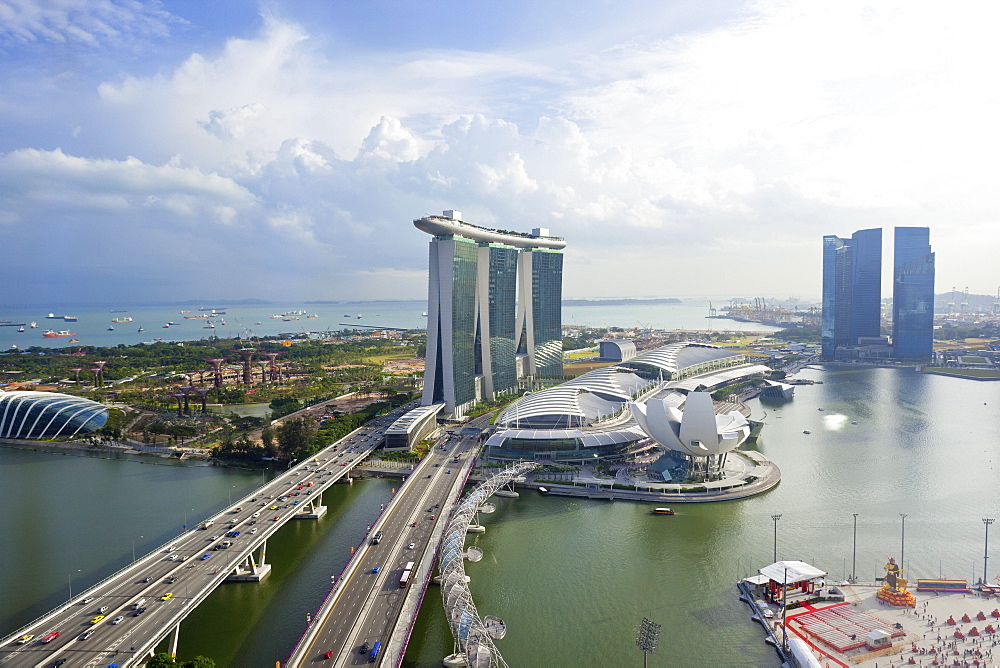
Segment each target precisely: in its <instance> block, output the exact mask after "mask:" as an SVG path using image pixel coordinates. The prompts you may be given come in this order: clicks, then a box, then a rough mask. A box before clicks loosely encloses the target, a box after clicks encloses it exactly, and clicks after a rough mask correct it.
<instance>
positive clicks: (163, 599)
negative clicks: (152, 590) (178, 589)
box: [160, 592, 174, 601]
mask: <svg viewBox="0 0 1000 668" xmlns="http://www.w3.org/2000/svg"><path fill="white" fill-rule="evenodd" d="M173 597H174V593H173V592H168V593H166V594H164V595H163V596H161V597H160V600H161V601H169V600H170V599H172V598H173Z"/></svg>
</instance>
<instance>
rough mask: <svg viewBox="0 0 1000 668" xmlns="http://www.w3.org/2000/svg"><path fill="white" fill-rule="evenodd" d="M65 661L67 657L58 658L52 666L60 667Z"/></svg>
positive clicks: (54, 667) (53, 667)
mask: <svg viewBox="0 0 1000 668" xmlns="http://www.w3.org/2000/svg"><path fill="white" fill-rule="evenodd" d="M64 663H66V659H65V658H62V659H58V660H57V661H56V662H55V663H53V664H52V668H59V666H61V665H63V664H64Z"/></svg>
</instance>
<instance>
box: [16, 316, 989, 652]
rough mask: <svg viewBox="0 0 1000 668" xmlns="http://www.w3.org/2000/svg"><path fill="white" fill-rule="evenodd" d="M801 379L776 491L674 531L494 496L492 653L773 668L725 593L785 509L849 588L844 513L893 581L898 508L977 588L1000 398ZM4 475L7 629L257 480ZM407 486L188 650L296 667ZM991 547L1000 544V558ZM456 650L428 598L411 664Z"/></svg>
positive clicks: (917, 534)
mask: <svg viewBox="0 0 1000 668" xmlns="http://www.w3.org/2000/svg"><path fill="white" fill-rule="evenodd" d="M345 312H346V311H345ZM800 375H801V376H802V377H811V378H814V379H817V380H822V381H824V384H822V385H813V386H802V387H799V388H798V389H797V390H796V397H795V399H794V400H792V401H791V402H788V403H785V404H773V403H771V404H763V405H762V404H760V403H758V402H753V405H752V408H753V410H754V413H755V415H756V417H763V419H764V421H765V422H766V423H767V426H766V428H765V430H764V433H763V437H762V440H761V443H760V446H759V448H760V450H761V451H762V452H764V453H765V454H767V455H768V456H769V457H771V458H772V459H773V460H774V461H775V462H777V464H778V465H779V466H780V467H781V470H782V473H783V479H782V482H781V484H780V485H779V486H778V487H777V488H775V489H774V490H772V491H771V492H769V493H767V494H764V495H761V496H759V497H756V498H753V499H749V500H744V501H737V502H730V503H722V504H705V505H679V506H677V510H678V514H677V515H675V516H672V517H663V516H653V515H650V514H649V511H650V508H651V506H650V505H644V504H635V503H628V502H620V501H616V502H585V501H580V500H573V499H561V498H555V497H553V498H544V497H540V496H538V495H536V494H533V493H524V494H522V496H521V498H520V499H517V500H510V499H498V500H497V512H496V513H494V514H493V515H487V516H484V517H483V523H484V524H485V525H486V527H487V532H486V533H485V534H479V535H474V536H473V537H470V543H471V544H476V545H478V546H479V547H481V548H482V549H483V550H484V552H485V557H484V559H483V560H482V561H481V562H479V563H476V564H468V565H467V570H468V573H469V574H470V576H471V577H472V585H471V586H472V591H473V594H474V596H475V598H476V604H477V607H478V608H479V610H480V611H481V613H482V614H493V615H498V616H500V617H501V618H503V619H504V621H505V622H506V623H507V626H508V634H507V637H506V638H504V639H503V640H501V641H499V642H498V643H497V645H498V647H499V648H500V650H501V652H502V653H503V656H504V658H505V659H506V660H507V662H508V663H509V664H510V665H511V666H542V665H544V666H567V667H569V666H617V665H639V664H640V662H641V660H642V656H641V654H640V653H639V651H638V650H637V649H636V647H635V633H636V630H637V628H638V624H639V622H640V621H641V620H642V618H643V617H644V616H645V617H649V618H650V619H652V620H654V621H656V622H659V623H660V624H662V625H663V629H662V632H661V636H660V646H659V649H658V650H657V653H656V654H655V655H654V656H652V657H651V658H650V665H651V666H776V665H777V661H776V659H775V656H774V654H773V652H772V651H771V650H770V648H768V647H767V646H765V645H764V643H763V633H762V631H761V629H760V627H759V626H757V625H755V624H753V623H752V622H750V621H749V619H748V617H749V615H748V611H747V610H748V609H747V608H746V606H745V605H744V604H742V603H740V602H739V601H738V600H737V599H736V597H735V595H734V588H733V582H734V580H735V579H736V577H737V575H738V574H739V575H744V574H748V573H752V572H754V571H755V570H756V568H758V567H760V566H762V565H765V564H767V563H770V561H771V558H772V549H773V543H772V541H773V536H774V534H773V531H774V524H773V522H772V520H771V515H772V514H773V513H781V515H782V517H781V519H780V520H779V522H778V558H779V559H801V560H804V561H807V562H811V563H814V564H815V565H817V566H819V567H821V568H823V569H825V570H827V571H828V572H830V574H831V575H832V576H833V577H835V578H842V577H844V576H845V575H847V574H848V573H849V572H850V570H851V560H852V552H851V539H852V520H853V518H852V515H851V514H852V513H858V514H859V517H858V545H857V572H858V576H859V577H860V578H861V579H865V580H870V579H872V578H874V577H876V576H880V575H881V574H882V565H883V564H884V563H885V556H886V555H894V556H897V557H898V556H899V551H900V538H901V535H900V534H901V532H900V529H901V520H900V516H899V513H906V514H907V518H906V548H905V567H906V570H907V576H908V577H910V578H911V579H912V578H919V577H938V576H943V577H950V578H967V579H972V578H974V577H981V575H982V564H983V559H982V557H983V539H984V532H983V524H982V521H981V518H982V517H996V516H997V514H998V512H1000V508H998V505H1000V504H998V502H997V500H996V499H997V495H996V489H997V474H998V468H997V466H998V451H1000V443H998V440H997V438H996V434H997V433H1000V412H998V408H1000V384H997V383H983V382H975V381H962V380H958V379H953V378H946V377H939V376H925V375H919V374H916V373H914V372H913V371H908V370H894V369H845V370H838V369H828V370H825V371H819V370H806V371H803V372H802V373H801V374H800ZM819 408H823V409H824V410H822V411H820V410H818V409H819ZM852 421H856V422H858V424H856V425H853V424H851V422H852ZM803 430H809V431H811V432H812V433H811V434H809V435H806V434H803V433H802V432H803ZM0 475H2V478H0V480H3V484H0V503H2V504H3V507H4V508H5V509H6V510H8V511H9V512H5V513H3V514H0V531H2V532H3V533H2V534H0V535H2V536H4V537H5V538H4V541H5V542H4V550H3V552H4V554H5V556H6V555H10V556H11V557H12V558H11V559H10V560H9V563H8V565H7V566H8V567H7V568H6V569H3V570H0V601H4V602H6V601H14V602H15V605H12V606H9V605H4V606H2V610H0V614H2V617H0V621H2V624H3V628H2V630H0V631H2V632H9V631H10V630H13V628H15V627H16V626H19V625H20V624H21V623H23V622H24V621H28V620H29V619H31V618H33V617H35V616H37V615H38V614H40V613H41V612H43V611H45V610H46V609H48V608H49V607H51V606H52V605H54V604H55V603H57V602H58V601H59V600H61V599H62V598H64V597H65V595H66V589H67V582H66V578H67V575H68V574H70V573H73V575H74V580H73V582H74V590H75V588H76V587H78V586H81V585H83V584H86V583H87V582H88V581H89V582H93V581H95V580H96V579H98V578H100V577H103V575H105V574H106V573H108V572H110V571H111V570H113V568H114V567H115V566H117V565H121V564H123V563H125V562H126V561H127V560H128V559H129V558H130V557H131V554H130V553H131V543H130V541H131V538H132V537H133V536H138V535H140V534H145V535H146V538H144V539H142V541H143V542H142V543H140V542H137V543H136V548H137V550H139V549H140V545H146V546H147V547H152V546H154V545H157V544H159V543H160V542H162V541H163V540H166V538H167V537H168V536H169V535H170V533H171V531H172V530H173V529H174V528H176V527H177V526H178V525H179V524H180V523H182V522H183V518H182V517H180V516H179V511H180V510H182V509H183V507H184V505H185V501H188V502H190V503H188V507H190V508H194V509H197V510H198V511H200V516H204V515H207V514H208V513H209V512H210V511H211V510H212V509H213V508H216V507H219V506H220V505H223V504H224V503H225V502H226V500H227V492H228V489H230V488H231V487H232V485H237V486H240V485H243V489H246V488H247V487H249V486H251V485H253V484H254V483H255V482H259V477H260V474H259V473H258V474H253V473H250V472H242V471H235V470H227V469H187V468H185V469H180V468H177V467H165V466H164V467H152V466H142V465H138V464H134V463H127V462H113V461H104V460H82V459H78V458H72V457H62V456H59V455H48V454H41V453H30V452H29V453H25V452H19V451H11V450H5V449H4V450H0ZM8 481H13V484H9V483H8ZM397 484H398V483H396V482H394V481H390V480H373V481H368V482H365V483H362V484H356V485H354V486H352V487H347V486H338V487H336V488H335V490H333V491H332V492H329V493H328V494H327V496H325V499H326V501H327V504H328V505H329V506H330V507H331V509H330V514H329V515H328V516H327V518H325V519H324V520H322V521H320V522H298V523H294V524H293V525H291V526H289V527H288V528H286V529H284V530H282V531H281V532H280V533H279V534H278V536H277V538H276V539H273V540H272V541H270V542H269V544H268V557H269V559H268V560H269V561H270V562H271V563H272V564H274V571H273V572H272V575H271V576H270V578H269V579H268V580H266V581H265V582H264V583H263V584H261V585H227V586H223V587H220V588H219V589H218V590H217V592H216V593H215V594H213V596H212V597H211V598H210V599H209V600H208V601H206V603H205V604H204V605H203V606H201V607H200V608H199V609H198V610H197V611H196V612H195V613H194V614H193V615H192V616H191V617H190V618H189V620H188V621H187V622H185V625H184V626H183V627H182V631H181V647H180V650H181V654H182V656H183V657H190V656H193V655H195V654H205V655H207V656H211V657H213V658H214V659H215V660H216V661H218V662H219V664H220V665H230V666H273V665H274V663H273V662H274V661H275V659H278V658H281V659H283V658H285V657H287V655H288V652H289V650H290V649H291V647H292V645H293V644H294V643H295V641H296V639H297V638H298V636H299V634H300V633H301V631H302V628H303V626H304V622H305V614H306V612H309V611H312V610H315V608H316V607H317V606H318V605H319V603H320V601H321V600H322V598H323V596H324V595H325V594H326V591H327V589H328V587H329V578H330V575H331V574H332V573H336V572H339V571H340V569H341V567H342V566H343V565H344V563H345V562H346V559H347V558H348V557H349V546H350V545H351V544H356V543H357V542H359V541H360V539H361V536H362V535H363V533H364V530H365V525H366V524H367V523H368V522H370V521H371V520H372V519H373V518H374V517H375V516H376V515H377V514H378V505H379V504H380V503H383V502H384V501H385V499H387V498H389V496H390V495H391V488H392V487H393V486H395V485H397ZM235 493H236V492H235V491H234V494H235ZM137 501H139V502H140V503H137ZM162 507H173V508H177V509H178V511H175V512H174V513H173V514H175V515H178V517H176V518H169V517H167V518H164V514H163V513H162V512H161V510H160V509H161V508H162ZM195 514H198V513H197V512H196V513H195ZM150 526H153V527H154V529H149V528H148V527H150ZM150 535H153V536H155V538H154V539H150ZM996 540H1000V539H995V540H994V543H996ZM69 545H72V546H73V547H72V550H69V549H67V546H69ZM997 549H998V548H997V547H994V546H991V550H990V556H991V561H990V563H991V564H998V562H997V556H998V555H997ZM73 569H81V570H82V571H83V572H82V573H79V574H78V573H75V572H74V571H73ZM998 573H1000V564H998V568H997V569H993V568H992V566H991V571H990V574H989V575H990V578H991V579H992V577H994V576H996V575H997V574H998ZM451 651H452V642H451V637H450V635H449V632H448V627H447V624H446V623H445V621H444V618H443V613H442V609H441V602H440V596H439V592H438V590H437V589H432V590H431V591H429V592H428V595H427V597H426V598H425V604H424V608H423V609H422V611H421V615H420V618H419V620H418V626H417V629H416V631H415V633H414V635H413V639H412V640H411V644H410V648H409V652H408V653H407V657H406V664H407V665H410V666H439V665H440V660H441V657H442V656H444V655H445V654H448V653H450V652H451Z"/></svg>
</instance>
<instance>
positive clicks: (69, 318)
mask: <svg viewBox="0 0 1000 668" xmlns="http://www.w3.org/2000/svg"><path fill="white" fill-rule="evenodd" d="M62 318H63V320H64V321H65V322H78V321H79V320H80V319H79V318H77V317H76V316H75V315H64V316H63V317H62Z"/></svg>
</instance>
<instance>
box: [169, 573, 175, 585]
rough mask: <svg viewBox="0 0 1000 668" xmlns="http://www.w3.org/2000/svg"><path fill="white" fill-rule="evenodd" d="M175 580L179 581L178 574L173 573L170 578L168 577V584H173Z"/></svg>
mask: <svg viewBox="0 0 1000 668" xmlns="http://www.w3.org/2000/svg"><path fill="white" fill-rule="evenodd" d="M175 582H177V576H176V575H171V576H170V577H169V578H167V584H168V585H172V584H173V583H175Z"/></svg>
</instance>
